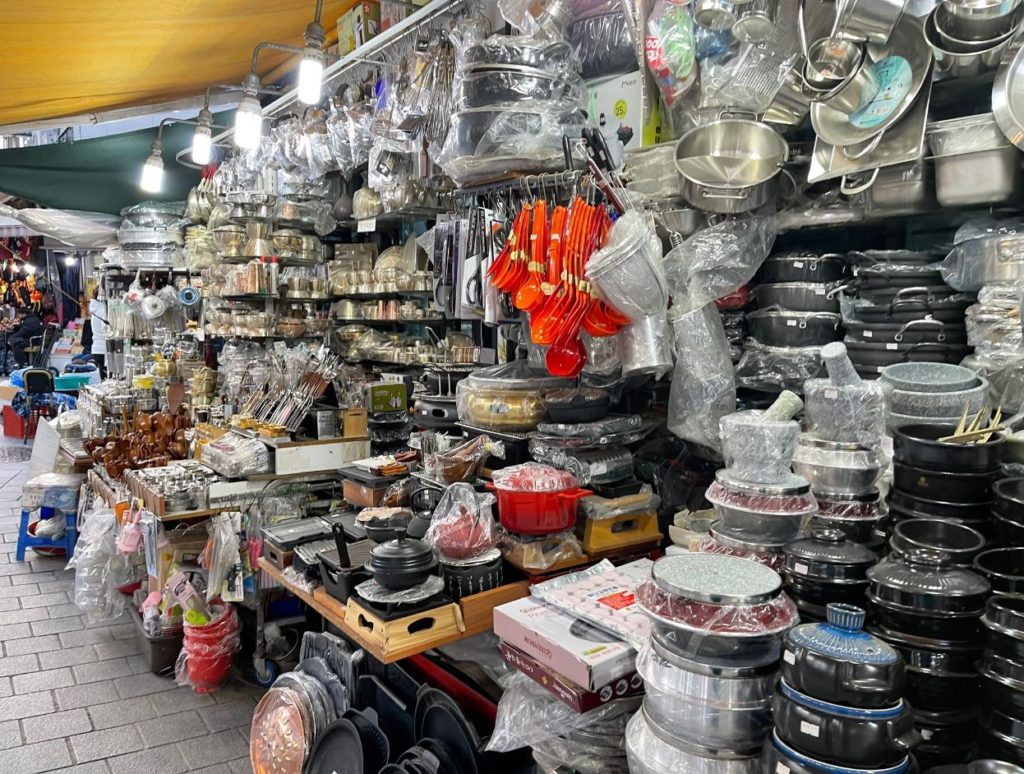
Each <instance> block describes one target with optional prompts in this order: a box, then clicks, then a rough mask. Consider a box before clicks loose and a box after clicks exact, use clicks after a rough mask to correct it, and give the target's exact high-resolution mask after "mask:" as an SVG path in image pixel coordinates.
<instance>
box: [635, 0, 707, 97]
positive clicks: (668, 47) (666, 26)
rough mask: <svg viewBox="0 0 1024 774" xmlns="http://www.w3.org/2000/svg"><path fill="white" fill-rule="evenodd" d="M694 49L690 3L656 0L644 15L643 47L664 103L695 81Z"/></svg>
mask: <svg viewBox="0 0 1024 774" xmlns="http://www.w3.org/2000/svg"><path fill="white" fill-rule="evenodd" d="M696 49H697V47H696V43H695V41H694V32H693V16H692V15H691V14H690V4H689V3H688V2H681V1H680V0H658V2H656V3H655V4H654V7H653V8H652V9H651V14H650V16H648V17H647V36H646V38H645V39H644V51H645V53H646V58H647V67H648V69H649V70H650V71H651V75H653V76H654V80H655V82H656V83H657V84H658V90H659V91H661V98H662V99H663V100H664V102H665V104H666V105H668V106H672V105H675V104H676V103H678V102H679V101H681V100H682V98H683V97H684V96H685V95H686V94H687V93H688V92H689V91H690V89H692V88H693V85H694V84H695V83H696V82H697V73H698V69H697V55H696Z"/></svg>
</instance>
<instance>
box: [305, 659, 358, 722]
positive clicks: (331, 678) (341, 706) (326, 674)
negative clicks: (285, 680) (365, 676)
mask: <svg viewBox="0 0 1024 774" xmlns="http://www.w3.org/2000/svg"><path fill="white" fill-rule="evenodd" d="M295 671H296V672H304V673H305V674H307V675H309V676H311V677H315V678H316V679H317V681H319V683H320V684H321V685H322V686H323V687H324V688H325V689H327V694H328V695H329V696H330V697H331V701H332V702H333V703H334V714H335V716H337V717H340V716H341V714H342V713H343V712H345V710H347V709H348V692H347V691H346V690H345V686H343V685H342V684H341V680H340V679H339V677H338V676H337V675H336V674H335V673H334V672H332V671H331V668H330V667H329V666H328V665H327V661H326V660H325V659H323V658H320V657H318V656H313V657H311V658H305V659H303V660H302V661H300V662H299V664H298V666H296V667H295Z"/></svg>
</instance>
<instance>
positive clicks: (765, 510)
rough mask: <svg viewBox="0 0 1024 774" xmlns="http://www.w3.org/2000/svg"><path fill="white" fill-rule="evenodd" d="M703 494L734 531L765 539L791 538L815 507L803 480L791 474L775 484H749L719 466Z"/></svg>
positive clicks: (783, 539) (812, 496)
mask: <svg viewBox="0 0 1024 774" xmlns="http://www.w3.org/2000/svg"><path fill="white" fill-rule="evenodd" d="M705 497H707V499H708V501H709V502H710V503H711V504H712V505H713V506H714V508H715V512H716V513H717V514H718V518H719V520H720V521H721V523H722V525H723V526H725V527H726V528H727V529H728V530H730V531H731V532H732V533H733V534H734V535H737V536H739V535H742V536H745V537H747V538H749V539H751V540H762V541H765V542H776V541H785V540H791V539H793V538H794V537H796V536H797V534H798V533H799V531H800V527H801V525H802V524H803V521H804V519H805V518H806V517H808V516H810V515H811V514H813V513H814V512H815V511H816V510H817V502H816V501H815V499H814V495H812V494H811V488H810V485H809V484H808V483H807V480H806V479H804V478H801V477H800V476H795V475H794V476H791V477H789V479H788V480H786V481H783V482H781V483H779V484H749V483H746V482H743V481H740V480H738V479H736V478H735V477H734V476H731V475H730V473H729V471H728V470H720V471H718V473H716V475H715V482H714V483H713V484H712V485H711V486H710V487H708V490H707V492H706V494H705Z"/></svg>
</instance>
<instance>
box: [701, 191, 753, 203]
mask: <svg viewBox="0 0 1024 774" xmlns="http://www.w3.org/2000/svg"><path fill="white" fill-rule="evenodd" d="M700 195H701V196H703V197H704V198H705V199H734V200H735V201H739V202H741V201H743V200H744V199H746V198H747V196H748V195H749V194H746V193H740V194H727V193H715V192H714V190H713V189H712V190H709V189H707V188H701V189H700Z"/></svg>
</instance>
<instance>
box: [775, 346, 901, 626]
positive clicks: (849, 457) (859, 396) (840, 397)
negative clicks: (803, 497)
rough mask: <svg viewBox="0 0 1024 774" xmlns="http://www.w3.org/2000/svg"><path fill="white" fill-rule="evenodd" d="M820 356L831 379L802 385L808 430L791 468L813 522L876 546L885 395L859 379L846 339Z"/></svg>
mask: <svg viewBox="0 0 1024 774" xmlns="http://www.w3.org/2000/svg"><path fill="white" fill-rule="evenodd" d="M821 356H822V360H823V361H824V363H825V368H826V370H827V372H828V377H827V378H822V379H808V380H807V381H806V382H805V383H804V396H805V404H804V415H805V424H806V426H807V432H805V433H803V434H802V435H801V436H800V438H799V440H798V442H797V448H796V453H795V455H794V459H793V470H794V471H796V472H797V473H798V474H799V475H801V476H803V477H804V478H806V479H807V480H808V481H809V482H810V485H811V491H812V492H813V493H814V497H815V499H816V500H817V502H818V512H817V514H816V515H815V516H814V520H813V521H814V524H815V525H817V526H819V527H823V528H826V529H830V530H839V531H840V532H842V533H843V534H844V535H846V537H847V538H848V539H849V540H850V541H853V542H856V543H864V544H869V545H877V543H878V542H879V537H878V534H877V533H878V532H879V530H880V528H881V524H882V521H883V520H884V519H885V517H886V513H887V512H886V509H885V503H884V502H883V501H882V500H881V496H880V494H879V490H878V487H877V486H876V484H877V482H878V479H879V477H880V475H881V473H882V471H883V470H884V469H885V467H886V460H885V457H884V455H883V454H882V453H881V450H880V446H881V441H882V436H883V435H884V433H885V395H884V393H883V392H882V388H881V386H880V385H878V384H876V383H874V382H870V381H864V380H863V379H861V377H860V376H859V375H858V373H857V371H856V369H855V368H854V365H853V363H852V362H851V360H850V357H849V356H848V355H847V351H846V347H845V346H844V345H843V344H842V343H840V342H834V343H831V344H827V345H826V346H824V347H822V348H821ZM818 617H819V618H820V611H819V616H818Z"/></svg>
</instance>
